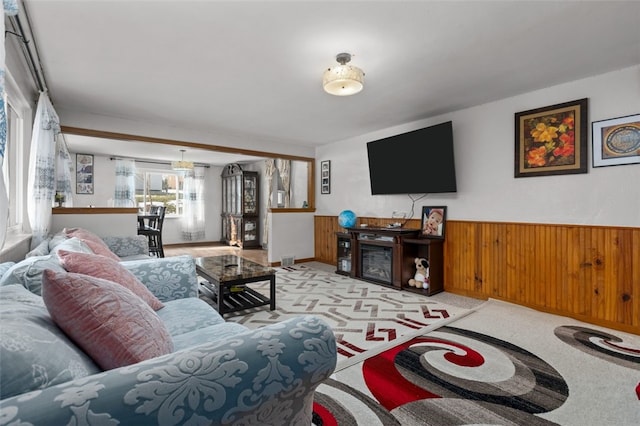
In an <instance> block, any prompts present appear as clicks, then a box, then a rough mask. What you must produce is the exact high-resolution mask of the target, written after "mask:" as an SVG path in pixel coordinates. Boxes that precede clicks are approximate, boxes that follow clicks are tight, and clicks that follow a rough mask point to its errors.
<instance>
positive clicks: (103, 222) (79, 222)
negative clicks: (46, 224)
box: [50, 213, 164, 237]
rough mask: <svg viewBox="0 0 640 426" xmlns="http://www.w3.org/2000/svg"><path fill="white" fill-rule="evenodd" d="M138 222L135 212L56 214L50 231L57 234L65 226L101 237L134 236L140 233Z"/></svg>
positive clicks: (52, 219)
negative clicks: (81, 229)
mask: <svg viewBox="0 0 640 426" xmlns="http://www.w3.org/2000/svg"><path fill="white" fill-rule="evenodd" d="M137 223H138V219H137V215H136V214H135V213H122V214H54V215H53V216H52V218H51V232H50V233H51V234H56V233H58V232H60V231H62V230H63V229H64V228H84V229H87V230H89V231H91V232H93V233H95V234H96V235H98V236H101V237H132V236H135V235H137V234H138V230H137V226H138V225H137ZM163 236H164V233H163Z"/></svg>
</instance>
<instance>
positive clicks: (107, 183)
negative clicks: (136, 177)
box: [71, 152, 222, 244]
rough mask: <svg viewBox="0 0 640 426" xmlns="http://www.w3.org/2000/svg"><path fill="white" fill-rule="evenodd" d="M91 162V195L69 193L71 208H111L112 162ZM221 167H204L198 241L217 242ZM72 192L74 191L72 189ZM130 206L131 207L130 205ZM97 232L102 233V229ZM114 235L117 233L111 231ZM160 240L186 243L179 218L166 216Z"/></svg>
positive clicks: (148, 166) (150, 166)
mask: <svg viewBox="0 0 640 426" xmlns="http://www.w3.org/2000/svg"><path fill="white" fill-rule="evenodd" d="M75 154H76V153H74V152H72V153H71V159H72V162H73V167H74V173H73V177H72V181H73V184H74V188H75V158H76V155H75ZM93 162H94V193H93V194H87V195H85V194H75V193H74V194H73V203H74V204H73V205H74V207H88V206H89V205H93V206H94V207H112V206H109V200H112V199H113V196H114V193H113V192H114V188H115V179H116V178H115V161H112V160H110V157H106V156H102V155H95V156H94V157H93ZM137 167H138V168H141V169H149V170H170V167H169V166H168V165H162V164H150V163H137ZM221 173H222V167H218V166H211V167H209V168H208V169H205V193H204V200H205V213H204V214H205V238H204V239H203V240H202V241H220V237H221V232H222V230H221V226H222V222H221V219H220V213H221V212H222V206H221V201H222V199H221V197H222V196H221V189H220V188H221V185H222V183H221V179H220V174H221ZM74 192H75V190H74ZM132 207H133V206H132ZM100 235H106V234H105V232H102V233H101V234H100ZM113 235H118V234H115V233H114V234H113ZM162 242H163V243H164V244H180V243H184V242H186V241H185V240H184V239H183V238H182V226H181V223H180V218H178V217H167V218H165V221H164V227H163V229H162Z"/></svg>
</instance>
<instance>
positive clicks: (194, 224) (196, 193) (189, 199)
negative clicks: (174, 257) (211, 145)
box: [182, 166, 205, 241]
mask: <svg viewBox="0 0 640 426" xmlns="http://www.w3.org/2000/svg"><path fill="white" fill-rule="evenodd" d="M204 173H205V169H204V167H199V166H196V167H194V168H193V172H189V173H188V174H187V175H186V176H185V178H184V188H183V191H184V211H183V214H182V217H183V219H182V238H183V239H184V240H186V241H195V240H202V239H204V237H205V235H204Z"/></svg>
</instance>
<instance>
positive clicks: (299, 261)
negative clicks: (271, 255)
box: [269, 257, 316, 266]
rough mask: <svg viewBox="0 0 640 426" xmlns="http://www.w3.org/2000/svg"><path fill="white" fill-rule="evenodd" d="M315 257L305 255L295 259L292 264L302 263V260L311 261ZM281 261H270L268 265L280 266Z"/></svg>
mask: <svg viewBox="0 0 640 426" xmlns="http://www.w3.org/2000/svg"><path fill="white" fill-rule="evenodd" d="M315 260H316V258H315V257H306V258H304V259H296V260H295V261H294V262H293V264H294V265H295V264H296V263H304V262H313V261H315ZM281 265H282V262H270V263H269V266H281Z"/></svg>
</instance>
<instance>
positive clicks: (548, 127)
mask: <svg viewBox="0 0 640 426" xmlns="http://www.w3.org/2000/svg"><path fill="white" fill-rule="evenodd" d="M587 107H588V99H586V98H585V99H578V100H576V101H571V102H565V103H562V104H557V105H551V106H547V107H543V108H538V109H532V110H529V111H523V112H518V113H516V114H515V130H516V131H515V142H516V146H515V177H517V178H519V177H528V176H549V175H565V174H577V173H587V132H588V130H589V129H588V124H587Z"/></svg>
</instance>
